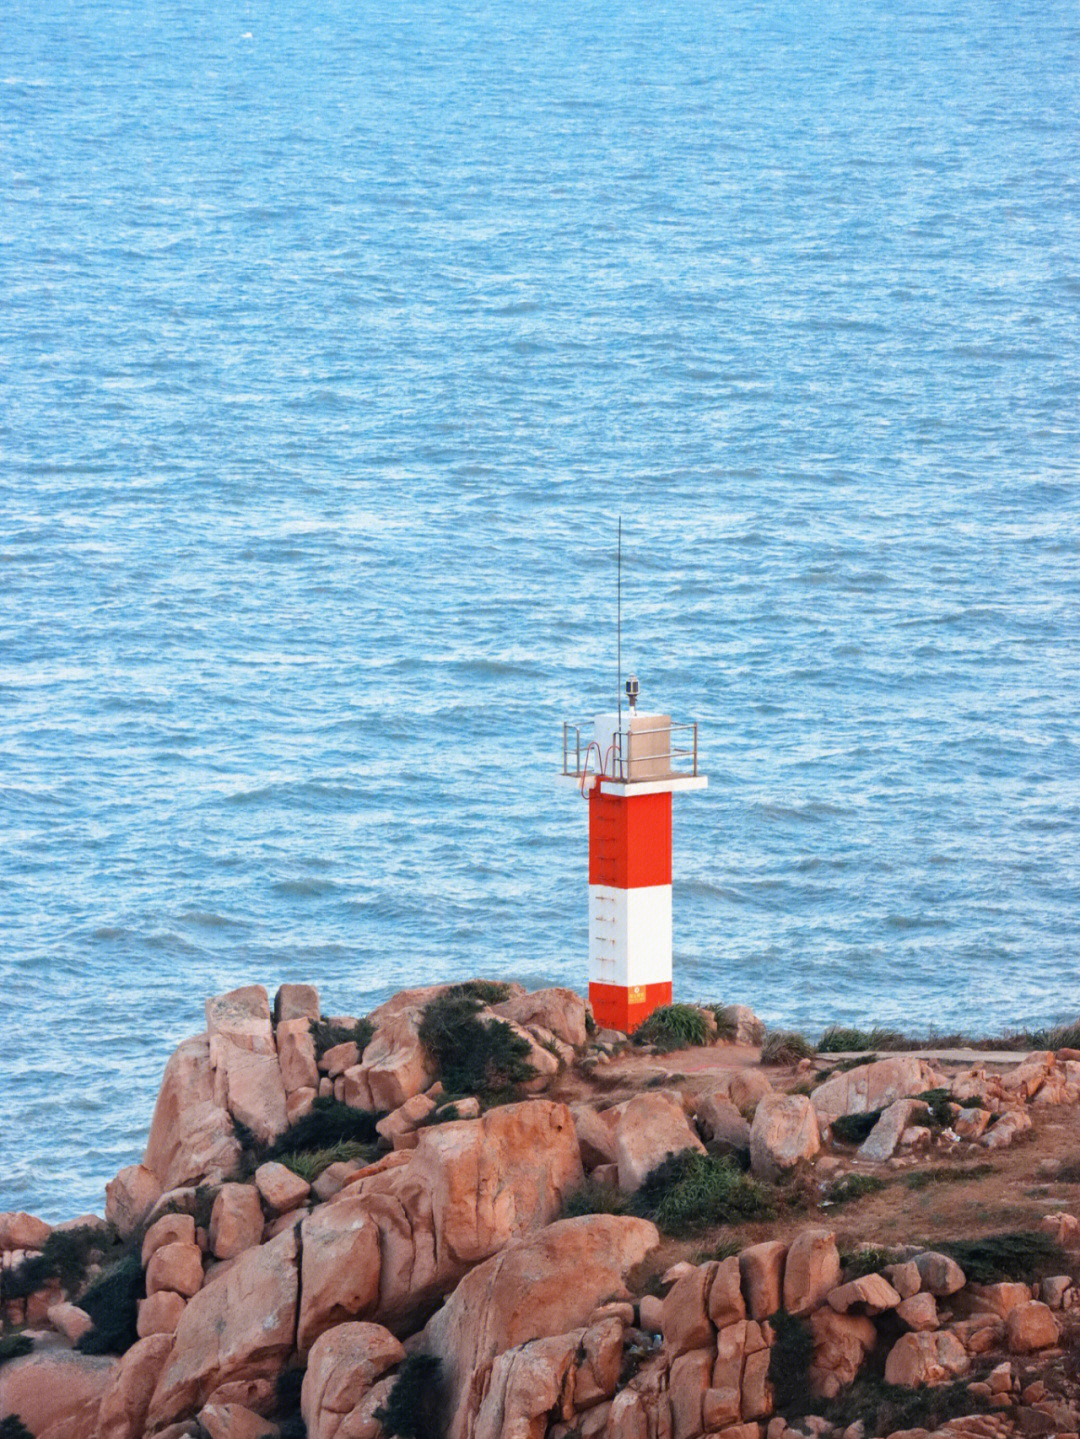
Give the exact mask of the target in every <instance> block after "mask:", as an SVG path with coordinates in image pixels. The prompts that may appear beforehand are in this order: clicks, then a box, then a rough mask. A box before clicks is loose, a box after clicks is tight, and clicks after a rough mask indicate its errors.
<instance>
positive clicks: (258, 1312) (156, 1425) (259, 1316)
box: [148, 1229, 299, 1429]
mask: <svg viewBox="0 0 1080 1439" xmlns="http://www.w3.org/2000/svg"><path fill="white" fill-rule="evenodd" d="M298 1298H299V1285H298V1278H297V1243H296V1234H295V1232H294V1231H293V1230H291V1229H290V1230H288V1231H286V1233H284V1234H279V1235H278V1237H277V1238H276V1239H272V1240H271V1241H270V1242H269V1244H263V1245H260V1247H259V1248H258V1249H249V1250H247V1251H246V1252H245V1253H244V1254H241V1255H240V1256H239V1258H238V1259H235V1260H233V1261H231V1267H230V1269H229V1270H228V1272H227V1273H224V1274H222V1275H221V1277H220V1278H215V1279H214V1281H213V1282H212V1283H211V1284H208V1285H207V1286H206V1288H204V1289H201V1290H200V1291H199V1293H198V1294H196V1295H195V1297H194V1298H193V1299H192V1300H191V1301H190V1302H189V1303H188V1305H187V1307H186V1308H185V1310H184V1312H183V1314H182V1315H181V1316H180V1322H179V1323H178V1324H177V1326H176V1338H175V1344H174V1347H173V1350H172V1354H171V1356H170V1358H169V1361H168V1363H167V1364H166V1366H165V1369H164V1371H163V1373H162V1375H161V1378H160V1379H159V1380H158V1383H157V1385H156V1387H155V1389H154V1395H153V1399H152V1400H151V1402H150V1409H149V1414H148V1425H149V1427H150V1428H151V1429H160V1428H163V1427H164V1426H165V1425H166V1424H170V1423H172V1422H173V1420H175V1419H179V1418H181V1417H182V1416H184V1415H187V1414H189V1413H191V1412H192V1411H193V1410H194V1409H196V1408H197V1407H198V1406H199V1405H200V1404H203V1403H205V1402H207V1400H208V1399H209V1398H210V1396H211V1394H212V1393H213V1392H214V1390H215V1389H217V1388H218V1387H219V1386H220V1385H222V1384H224V1383H226V1382H227V1381H229V1380H239V1379H254V1378H262V1377H267V1376H270V1377H272V1376H273V1375H275V1374H276V1373H277V1371H278V1370H279V1369H280V1368H281V1367H282V1365H283V1363H284V1361H285V1359H286V1358H287V1357H288V1355H289V1354H290V1353H291V1352H292V1350H293V1348H294V1347H295V1343H296V1314H297V1301H298Z"/></svg>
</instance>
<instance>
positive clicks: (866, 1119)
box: [832, 1109, 884, 1144]
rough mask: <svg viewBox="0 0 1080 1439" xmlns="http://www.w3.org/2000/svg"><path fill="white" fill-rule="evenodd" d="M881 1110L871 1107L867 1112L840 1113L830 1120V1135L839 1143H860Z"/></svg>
mask: <svg viewBox="0 0 1080 1439" xmlns="http://www.w3.org/2000/svg"><path fill="white" fill-rule="evenodd" d="M883 1112H884V1111H882V1110H880V1109H871V1110H870V1112H869V1113H868V1114H841V1115H839V1116H838V1117H837V1118H836V1119H834V1120H833V1122H832V1137H833V1138H834V1139H835V1140H837V1141H839V1143H840V1144H861V1143H862V1142H863V1140H864V1139H866V1138H867V1136H868V1135H869V1133H870V1131H871V1130H872V1129H873V1127H874V1125H875V1124H876V1123H877V1122H878V1120H879V1119H880V1118H881V1116H882V1113H883Z"/></svg>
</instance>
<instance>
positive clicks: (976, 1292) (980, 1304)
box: [964, 1283, 1032, 1319]
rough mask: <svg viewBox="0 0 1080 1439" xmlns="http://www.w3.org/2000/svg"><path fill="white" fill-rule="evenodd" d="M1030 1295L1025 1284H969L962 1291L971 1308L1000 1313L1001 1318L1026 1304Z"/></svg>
mask: <svg viewBox="0 0 1080 1439" xmlns="http://www.w3.org/2000/svg"><path fill="white" fill-rule="evenodd" d="M1031 1297H1032V1294H1031V1289H1030V1287H1029V1286H1028V1285H1027V1284H1007V1283H1006V1284H969V1285H968V1286H967V1289H966V1290H965V1293H964V1298H965V1300H968V1301H969V1302H970V1305H971V1308H972V1309H974V1310H985V1311H987V1312H988V1313H990V1314H1000V1315H1001V1317H1002V1319H1007V1318H1008V1316H1009V1314H1010V1313H1011V1312H1012V1310H1014V1309H1015V1308H1017V1306H1018V1305H1020V1304H1026V1303H1027V1302H1028V1300H1029V1299H1031Z"/></svg>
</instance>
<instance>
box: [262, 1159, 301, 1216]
mask: <svg viewBox="0 0 1080 1439" xmlns="http://www.w3.org/2000/svg"><path fill="white" fill-rule="evenodd" d="M255 1188H256V1189H257V1190H258V1191H259V1194H260V1195H261V1197H262V1200H263V1202H264V1203H265V1205H266V1207H267V1208H268V1209H270V1210H272V1211H273V1212H274V1213H275V1214H289V1213H291V1212H292V1211H293V1210H294V1209H299V1208H300V1206H301V1205H302V1204H306V1203H307V1201H308V1198H309V1196H310V1194H311V1185H310V1184H309V1183H308V1182H307V1180H306V1179H301V1178H300V1176H299V1174H294V1173H293V1172H292V1170H291V1169H287V1168H286V1167H285V1165H284V1164H278V1163H277V1162H276V1161H274V1160H270V1161H268V1162H267V1163H266V1164H260V1165H259V1167H258V1169H256V1171H255Z"/></svg>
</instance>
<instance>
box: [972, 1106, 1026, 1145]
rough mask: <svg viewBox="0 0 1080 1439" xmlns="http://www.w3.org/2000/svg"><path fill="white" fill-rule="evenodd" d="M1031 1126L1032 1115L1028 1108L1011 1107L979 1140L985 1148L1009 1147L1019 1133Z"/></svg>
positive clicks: (1024, 1132) (1023, 1132)
mask: <svg viewBox="0 0 1080 1439" xmlns="http://www.w3.org/2000/svg"><path fill="white" fill-rule="evenodd" d="M1030 1128H1031V1115H1030V1114H1028V1112H1027V1110H1026V1109H1010V1110H1008V1111H1007V1112H1006V1113H1005V1114H1003V1115H1002V1116H1001V1118H1000V1119H999V1120H998V1122H997V1123H996V1124H995V1125H993V1126H992V1127H991V1128H989V1129H988V1130H987V1131H986V1133H985V1134H984V1135H983V1136H982V1138H981V1139H980V1140H979V1141H978V1142H979V1143H980V1144H981V1145H982V1146H983V1148H984V1149H1008V1147H1009V1146H1010V1145H1011V1144H1012V1142H1013V1140H1014V1139H1015V1138H1016V1136H1017V1135H1018V1134H1026V1133H1027V1131H1028V1130H1029V1129H1030Z"/></svg>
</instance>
